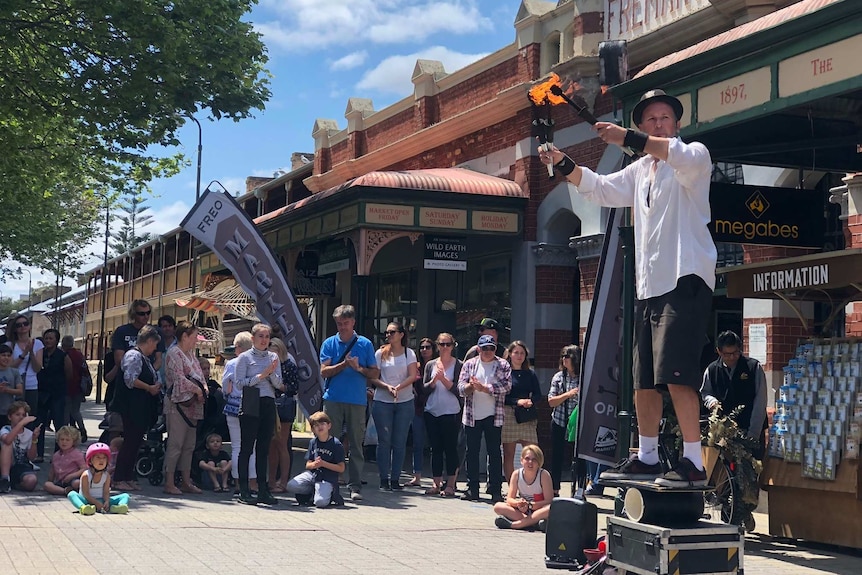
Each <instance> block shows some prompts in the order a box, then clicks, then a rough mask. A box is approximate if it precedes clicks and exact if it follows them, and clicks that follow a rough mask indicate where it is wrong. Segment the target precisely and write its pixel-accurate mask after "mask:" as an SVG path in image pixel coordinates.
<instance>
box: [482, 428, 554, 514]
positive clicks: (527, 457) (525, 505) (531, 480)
mask: <svg viewBox="0 0 862 575" xmlns="http://www.w3.org/2000/svg"><path fill="white" fill-rule="evenodd" d="M544 462H545V455H544V453H542V450H541V449H540V448H539V446H537V445H525V446H524V448H523V449H522V450H521V466H522V467H521V469H518V470H515V472H514V473H512V477H510V478H509V493H508V495H507V496H506V501H505V502H501V503H497V504H495V505H494V513H496V514H497V515H498V517H497V519H496V520H495V521H494V524H495V525H496V526H497V527H499V528H500V529H536V528H538V529H540V530H543V529H544V521H545V520H546V519H547V518H548V514H549V513H550V510H551V500H552V499H553V498H554V485H553V481H552V480H551V474H550V473H548V471H547V470H545V469H542V464H543V463H544Z"/></svg>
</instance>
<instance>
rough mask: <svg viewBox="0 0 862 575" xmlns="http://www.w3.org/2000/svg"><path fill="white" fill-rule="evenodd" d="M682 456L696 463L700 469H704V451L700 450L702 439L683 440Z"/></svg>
mask: <svg viewBox="0 0 862 575" xmlns="http://www.w3.org/2000/svg"><path fill="white" fill-rule="evenodd" d="M682 456H683V457H685V458H686V459H688V460H689V461H691V462H692V463H694V466H695V467H697V468H698V469H703V453H702V452H701V450H700V441H692V442H691V443H689V442H687V441H686V442H683V444H682Z"/></svg>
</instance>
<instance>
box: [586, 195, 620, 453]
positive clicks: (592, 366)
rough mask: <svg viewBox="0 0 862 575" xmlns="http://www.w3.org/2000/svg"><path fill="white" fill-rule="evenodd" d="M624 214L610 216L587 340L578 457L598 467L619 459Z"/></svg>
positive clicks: (618, 210) (611, 213)
mask: <svg viewBox="0 0 862 575" xmlns="http://www.w3.org/2000/svg"><path fill="white" fill-rule="evenodd" d="M622 223H623V210H622V209H612V210H611V211H610V214H609V215H608V223H607V228H606V229H605V239H604V243H603V244H602V256H601V260H599V272H598V275H597V276H596V290H595V295H594V297H593V304H592V306H591V307H590V320H589V323H588V324H587V332H586V335H585V337H584V351H583V354H582V355H583V365H582V366H581V393H580V404H579V405H580V407H579V412H580V415H579V417H578V443H577V454H578V457H580V458H582V459H586V460H588V461H594V462H596V463H615V462H616V460H617V454H616V451H617V435H618V434H619V421H618V420H617V404H618V398H619V392H620V389H619V387H620V381H621V377H620V375H621V374H620V360H621V358H622V351H623V350H622V343H623V342H622V334H623V330H622V318H623V310H622V285H623V252H622V246H621V243H620V231H619V228H620V226H621V225H622Z"/></svg>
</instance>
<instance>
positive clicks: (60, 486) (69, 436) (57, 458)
mask: <svg viewBox="0 0 862 575" xmlns="http://www.w3.org/2000/svg"><path fill="white" fill-rule="evenodd" d="M80 443H81V432H80V431H78V428H76V427H72V426H71V425H64V426H63V427H61V428H60V430H59V431H58V432H57V445H59V446H60V449H59V450H57V451H55V452H54V455H53V456H52V457H51V469H50V470H48V481H46V482H45V483H44V484H43V487H44V489H45V491H47V492H48V493H50V494H51V495H68V494H69V492H70V491H77V490H78V489H80V487H81V474H82V473H83V472H84V471H85V470H86V469H87V462H86V461H84V454H83V453H81V451H80V450H79V449H78V445H79V444H80Z"/></svg>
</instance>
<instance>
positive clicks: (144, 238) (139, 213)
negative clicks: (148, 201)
mask: <svg viewBox="0 0 862 575" xmlns="http://www.w3.org/2000/svg"><path fill="white" fill-rule="evenodd" d="M118 208H119V210H120V211H121V212H123V213H124V214H125V215H122V216H118V217H117V220H119V221H120V222H121V225H120V228H119V229H118V230H117V231H115V232H113V233H111V238H112V240H113V241H112V242H111V250H112V252H113V253H112V256H111V257H117V256H121V255H123V254H125V253H127V252H130V251H132V250H133V249H135V248H136V247H138V246H139V245H141V244H145V243H147V242H148V241H150V240H151V239H153V234H151V233H148V232H141V230H142V229H143V228H145V227H147V226H148V225H150V224H151V223H153V216H152V215H151V214H148V213H146V212H147V211H148V210H149V209H150V207H149V206H147V205H145V204H144V200H143V198H142V197H141V195H140V194H134V193H130V194H126V196H125V197H124V198H123V199H122V200H121V201H120V203H119V206H118Z"/></svg>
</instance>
